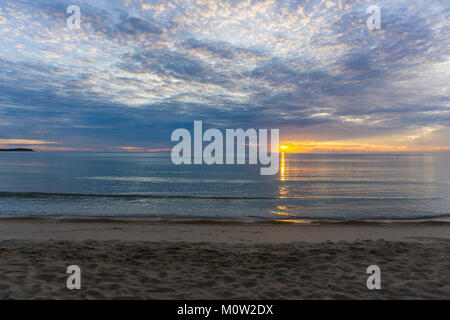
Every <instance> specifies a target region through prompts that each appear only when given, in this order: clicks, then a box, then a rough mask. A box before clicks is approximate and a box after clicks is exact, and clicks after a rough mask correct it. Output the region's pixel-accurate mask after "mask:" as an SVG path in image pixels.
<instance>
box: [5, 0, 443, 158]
mask: <svg viewBox="0 0 450 320" xmlns="http://www.w3.org/2000/svg"><path fill="white" fill-rule="evenodd" d="M71 4H74V5H78V6H79V7H80V9H81V20H80V29H79V30H70V29H69V28H68V27H67V24H66V22H67V21H66V20H67V18H68V17H69V16H70V15H71V14H67V12H66V10H67V8H68V6H69V5H71ZM370 5H378V6H379V7H380V8H381V29H380V30H369V28H368V27H367V25H366V20H367V19H368V17H369V16H370V14H368V13H367V12H366V10H367V8H368V7H369V6H370ZM449 15H450V1H448V0H445V1H444V0H424V1H411V0H407V1H403V0H398V1H397V0H389V1H383V0H379V1H375V0H374V1H366V0H336V1H332V0H330V1H319V0H308V1H306V0H297V1H294V0H289V1H274V0H268V1H264V0H261V1H260V0H246V1H240V0H230V1H225V0H221V1H213V0H210V1H208V0H199V1H188V0H177V1H166V0H164V1H152V0H149V1H147V0H145V1H144V0H142V1H141V0H123V1H113V0H104V1H102V0H98V1H96V0H92V1H76V0H72V1H60V0H48V1H43V0H29V1H28V0H14V1H5V0H0V39H1V40H0V41H1V44H2V45H1V46H0V146H1V147H8V146H9V147H12V146H32V147H33V148H36V149H41V150H104V151H108V150H109V151H120V150H149V151H150V150H160V149H167V148H170V147H172V146H173V144H174V143H172V142H171V141H170V135H171V132H172V130H174V129H176V128H187V129H191V128H192V125H193V121H194V120H203V122H204V127H216V128H222V129H223V128H244V129H245V128H279V129H280V134H281V140H282V143H285V144H288V145H290V150H295V151H302V152H334V151H394V150H395V151H442V150H447V151H448V150H450V139H449V137H450V108H449V107H450V102H449V101H450V99H449V96H450V90H449V88H450V86H449V82H450V81H449V79H450V58H449V57H450V28H449V27H450V26H449V24H450V23H449V21H450V19H449Z"/></svg>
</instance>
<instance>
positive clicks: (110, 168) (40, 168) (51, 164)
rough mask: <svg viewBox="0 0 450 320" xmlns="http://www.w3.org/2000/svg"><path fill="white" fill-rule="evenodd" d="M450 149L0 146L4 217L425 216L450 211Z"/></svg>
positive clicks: (0, 194)
mask: <svg viewBox="0 0 450 320" xmlns="http://www.w3.org/2000/svg"><path fill="white" fill-rule="evenodd" d="M449 164H450V155H448V154H401V155H399V156H398V157H397V155H393V154H364V155H334V154H332V155H330V154H326V155H319V154H315V155H313V154H286V155H285V156H284V157H283V159H282V160H281V169H280V173H279V174H278V175H276V176H260V174H259V166H250V165H221V166H220V165H214V166H208V165H190V166H189V165H181V166H176V165H173V164H172V162H171V160H170V155H169V153H75V152H53V153H52V152H34V153H26V152H14V153H13V152H11V153H9V152H2V153H0V216H53V217H73V216H83V217H85V216H87V217H133V218H163V219H165V218H169V219H170V218H186V219H192V218H205V219H211V218H214V219H244V220H258V219H283V220H284V219H286V220H291V219H299V220H301V219H332V220H334V219H339V220H346V219H348V220H359V219H420V218H436V217H446V216H449V213H450V209H449V208H450V170H449Z"/></svg>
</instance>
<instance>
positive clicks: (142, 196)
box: [0, 191, 443, 201]
mask: <svg viewBox="0 0 450 320" xmlns="http://www.w3.org/2000/svg"><path fill="white" fill-rule="evenodd" d="M0 198H26V199H37V198H66V199H95V198H99V199H100V198H105V199H106V198H108V199H123V200H138V199H200V200H205V199H206V200H290V199H292V200H295V199H297V200H323V201H327V200H345V201H352V200H353V201H364V200H383V201H386V200H442V199H443V198H438V197H339V196H338V197H320V196H319V197H318V196H290V197H289V196H280V197H251V196H242V197H236V196H217V195H210V196H202V195H167V194H162V195H160V194H139V193H136V194H124V193H122V194H96V193H62V192H7V191H3V192H1V191H0Z"/></svg>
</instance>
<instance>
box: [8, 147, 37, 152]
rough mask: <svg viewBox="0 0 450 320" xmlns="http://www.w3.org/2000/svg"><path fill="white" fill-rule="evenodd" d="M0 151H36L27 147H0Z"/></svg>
mask: <svg viewBox="0 0 450 320" xmlns="http://www.w3.org/2000/svg"><path fill="white" fill-rule="evenodd" d="M0 151H28V152H30V151H34V150H33V149H27V148H14V149H0Z"/></svg>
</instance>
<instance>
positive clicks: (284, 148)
mask: <svg viewBox="0 0 450 320" xmlns="http://www.w3.org/2000/svg"><path fill="white" fill-rule="evenodd" d="M287 148H288V146H284V145H283V146H280V149H281V150H283V151H285V150H286V149H287Z"/></svg>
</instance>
